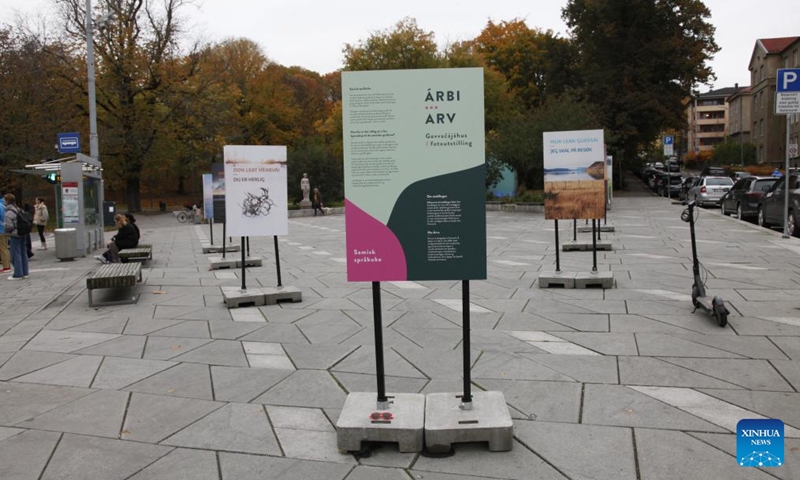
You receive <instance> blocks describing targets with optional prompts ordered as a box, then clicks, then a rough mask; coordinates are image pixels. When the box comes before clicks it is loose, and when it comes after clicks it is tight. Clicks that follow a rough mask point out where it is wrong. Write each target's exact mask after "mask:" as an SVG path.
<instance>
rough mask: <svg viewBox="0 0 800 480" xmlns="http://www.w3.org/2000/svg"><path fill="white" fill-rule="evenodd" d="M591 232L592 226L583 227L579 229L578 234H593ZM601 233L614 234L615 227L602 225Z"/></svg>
mask: <svg viewBox="0 0 800 480" xmlns="http://www.w3.org/2000/svg"><path fill="white" fill-rule="evenodd" d="M591 231H592V226H591V225H582V226H580V227H578V232H580V233H591ZM600 231H601V232H613V231H614V225H602V226H601V227H600Z"/></svg>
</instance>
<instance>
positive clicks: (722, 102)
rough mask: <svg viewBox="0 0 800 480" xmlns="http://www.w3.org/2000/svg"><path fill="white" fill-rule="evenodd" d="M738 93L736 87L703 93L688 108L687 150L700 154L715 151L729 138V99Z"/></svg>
mask: <svg viewBox="0 0 800 480" xmlns="http://www.w3.org/2000/svg"><path fill="white" fill-rule="evenodd" d="M734 93H736V88H735V87H728V88H720V89H718V90H711V91H708V92H706V93H701V94H699V95H697V96H695V98H694V99H693V100H692V101H691V102H689V104H688V105H687V108H686V114H687V117H688V118H687V120H688V122H687V123H688V125H689V131H688V132H687V137H686V138H687V141H688V144H687V149H688V150H689V151H690V152H691V151H694V152H695V153H700V152H702V151H704V150H714V146H715V145H717V144H718V143H722V142H724V141H725V137H727V136H728V118H729V115H728V102H727V101H726V100H727V98H728V97H730V96H731V95H733V94H734Z"/></svg>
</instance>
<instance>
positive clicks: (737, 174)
mask: <svg viewBox="0 0 800 480" xmlns="http://www.w3.org/2000/svg"><path fill="white" fill-rule="evenodd" d="M752 176H753V175H752V174H751V173H750V172H733V175H731V178H733V181H734V182H738V181H739V180H741V179H743V178H747V177H752Z"/></svg>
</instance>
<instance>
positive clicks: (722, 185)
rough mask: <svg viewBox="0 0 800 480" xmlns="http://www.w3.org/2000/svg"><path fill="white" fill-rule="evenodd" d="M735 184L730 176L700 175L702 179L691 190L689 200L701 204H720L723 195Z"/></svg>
mask: <svg viewBox="0 0 800 480" xmlns="http://www.w3.org/2000/svg"><path fill="white" fill-rule="evenodd" d="M732 186H733V180H731V178H730V177H700V181H698V182H697V184H695V186H694V187H692V189H691V190H689V195H687V196H688V198H689V200H694V201H695V202H696V204H697V205H699V206H701V207H702V206H706V205H719V204H720V201H721V200H722V196H723V195H725V194H726V193H727V192H728V190H730V189H731V187H732Z"/></svg>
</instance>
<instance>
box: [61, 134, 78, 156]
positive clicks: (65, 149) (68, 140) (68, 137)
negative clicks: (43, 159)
mask: <svg viewBox="0 0 800 480" xmlns="http://www.w3.org/2000/svg"><path fill="white" fill-rule="evenodd" d="M80 152H81V136H80V134H78V133H77V132H69V133H59V134H58V153H80Z"/></svg>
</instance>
